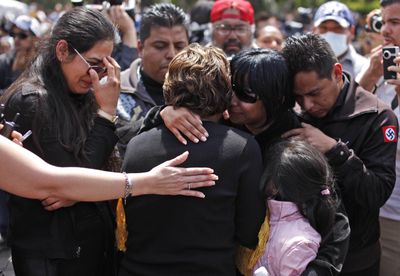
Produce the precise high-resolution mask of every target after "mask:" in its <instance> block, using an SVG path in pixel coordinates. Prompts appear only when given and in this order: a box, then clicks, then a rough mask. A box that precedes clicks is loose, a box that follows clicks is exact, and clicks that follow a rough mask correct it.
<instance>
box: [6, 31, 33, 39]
mask: <svg viewBox="0 0 400 276" xmlns="http://www.w3.org/2000/svg"><path fill="white" fill-rule="evenodd" d="M10 36H11V37H14V38H19V39H27V38H28V36H29V34H27V33H24V32H19V33H15V32H10Z"/></svg>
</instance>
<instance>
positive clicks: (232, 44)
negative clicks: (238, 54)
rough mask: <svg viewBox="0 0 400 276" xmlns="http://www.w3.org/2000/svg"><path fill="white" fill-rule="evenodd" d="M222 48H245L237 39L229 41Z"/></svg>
mask: <svg viewBox="0 0 400 276" xmlns="http://www.w3.org/2000/svg"><path fill="white" fill-rule="evenodd" d="M222 46H223V48H224V49H226V48H228V47H229V46H236V47H238V48H239V49H242V47H243V45H242V43H241V42H240V41H239V40H237V39H229V40H228V41H226V42H224V44H222Z"/></svg>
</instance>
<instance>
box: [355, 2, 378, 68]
mask: <svg viewBox="0 0 400 276" xmlns="http://www.w3.org/2000/svg"><path fill="white" fill-rule="evenodd" d="M365 21H366V24H365V26H364V30H363V31H362V32H361V33H360V35H359V43H360V52H361V53H362V54H363V55H364V56H365V57H368V58H369V57H370V54H371V52H372V50H373V49H375V48H376V47H378V46H380V45H382V43H383V37H382V35H381V28H382V16H381V10H380V9H374V10H372V11H370V12H369V13H368V14H367V16H366V18H365ZM367 64H368V62H367Z"/></svg>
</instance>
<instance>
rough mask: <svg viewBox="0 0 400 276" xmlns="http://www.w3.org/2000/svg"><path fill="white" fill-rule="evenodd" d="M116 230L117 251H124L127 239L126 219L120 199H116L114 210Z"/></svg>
mask: <svg viewBox="0 0 400 276" xmlns="http://www.w3.org/2000/svg"><path fill="white" fill-rule="evenodd" d="M116 220H117V229H116V230H115V238H116V241H117V249H118V250H119V251H123V252H125V251H126V246H125V243H126V240H127V238H128V231H127V230H126V217H125V209H124V204H123V203H122V198H119V199H118V202H117V210H116Z"/></svg>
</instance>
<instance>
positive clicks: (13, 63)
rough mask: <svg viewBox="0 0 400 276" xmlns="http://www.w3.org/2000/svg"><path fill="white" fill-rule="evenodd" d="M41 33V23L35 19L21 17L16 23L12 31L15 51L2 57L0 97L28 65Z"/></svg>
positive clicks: (0, 57)
mask: <svg viewBox="0 0 400 276" xmlns="http://www.w3.org/2000/svg"><path fill="white" fill-rule="evenodd" d="M40 33H41V32H40V23H39V21H37V20H36V19H35V18H33V17H30V16H27V15H21V16H18V17H17V19H16V20H15V21H14V24H13V26H12V28H11V31H10V36H11V37H13V38H14V50H13V51H11V52H8V53H5V54H2V55H0V95H1V94H3V91H4V90H5V89H7V88H8V87H9V86H10V85H11V83H13V81H14V80H16V79H17V78H18V76H19V75H20V74H21V73H22V71H23V70H24V69H25V67H26V66H27V65H28V62H29V59H30V58H32V56H33V55H34V48H35V44H36V42H37V41H38V37H39V36H40Z"/></svg>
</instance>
